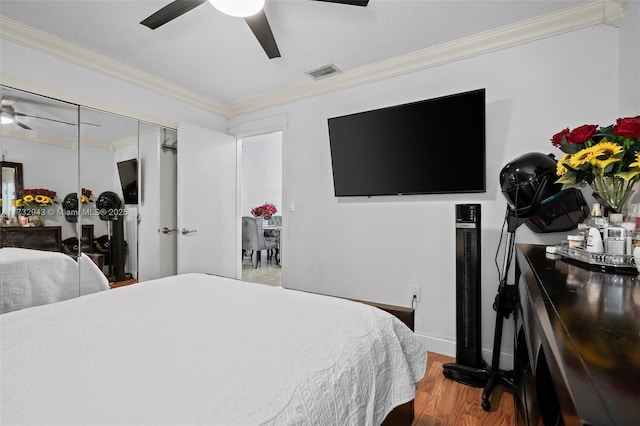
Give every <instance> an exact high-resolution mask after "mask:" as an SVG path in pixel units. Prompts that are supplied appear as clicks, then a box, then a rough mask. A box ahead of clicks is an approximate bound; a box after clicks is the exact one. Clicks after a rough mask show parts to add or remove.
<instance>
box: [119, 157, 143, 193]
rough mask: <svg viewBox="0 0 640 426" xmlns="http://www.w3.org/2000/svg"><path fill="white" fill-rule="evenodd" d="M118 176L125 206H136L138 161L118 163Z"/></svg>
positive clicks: (133, 159)
mask: <svg viewBox="0 0 640 426" xmlns="http://www.w3.org/2000/svg"><path fill="white" fill-rule="evenodd" d="M118 174H119V175H120V185H122V196H123V198H124V203H125V204H138V160H137V159H135V158H132V159H131V160H126V161H120V162H118Z"/></svg>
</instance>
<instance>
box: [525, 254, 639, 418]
mask: <svg viewBox="0 0 640 426" xmlns="http://www.w3.org/2000/svg"><path fill="white" fill-rule="evenodd" d="M516 283H517V293H518V301H519V303H518V306H517V309H516V312H515V315H514V317H515V321H516V335H515V351H514V384H515V385H516V395H515V396H516V398H515V399H516V424H518V425H542V424H545V425H547V424H548V425H562V424H564V425H620V426H622V425H625V426H627V425H635V424H640V423H639V422H640V284H639V282H638V279H637V276H636V274H635V272H634V271H628V272H623V273H620V272H618V273H614V272H604V271H600V270H594V269H593V268H591V267H587V266H586V265H584V264H581V263H576V262H573V261H571V260H565V259H562V258H560V257H558V256H555V255H547V254H546V253H545V247H544V246H540V245H528V244H519V245H518V249H517V268H516Z"/></svg>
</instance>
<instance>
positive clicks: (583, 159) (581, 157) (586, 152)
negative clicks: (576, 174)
mask: <svg viewBox="0 0 640 426" xmlns="http://www.w3.org/2000/svg"><path fill="white" fill-rule="evenodd" d="M595 155H596V151H595V150H594V147H589V148H584V149H581V150H580V151H578V152H576V153H575V154H573V155H572V156H571V158H570V159H569V166H571V167H573V168H574V169H577V168H579V167H580V166H583V165H585V164H591V160H592V159H593V157H594V156H595Z"/></svg>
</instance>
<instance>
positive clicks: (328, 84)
mask: <svg viewBox="0 0 640 426" xmlns="http://www.w3.org/2000/svg"><path fill="white" fill-rule="evenodd" d="M629 3H630V0H596V1H593V2H589V3H586V4H582V5H578V6H574V7H570V8H567V9H564V10H560V11H556V12H553V13H549V14H546V15H542V16H539V17H536V18H532V19H527V20H524V21H521V22H518V23H515V24H511V25H506V26H503V27H500V28H496V29H493V30H489V31H485V32H482V33H478V34H475V35H472V36H468V37H464V38H461V39H458V40H454V41H451V42H448V43H443V44H440V45H437V46H433V47H430V48H426V49H422V50H419V51H416V52H412V53H409V54H406V55H402V56H398V57H395V58H391V59H388V60H385V61H381V62H377V63H375V64H371V65H367V66H363V67H359V68H355V69H352V70H347V71H344V72H342V73H341V74H337V75H334V76H331V77H329V78H325V79H321V80H317V81H310V82H307V83H302V84H298V85H294V86H291V87H287V88H284V89H282V90H278V91H274V92H270V93H265V94H263V95H260V96H257V97H254V98H251V99H247V100H245V101H241V102H237V103H235V104H224V103H222V102H220V101H217V100H214V99H211V98H208V97H205V96H202V95H200V94H197V93H195V92H192V91H190V90H187V89H185V88H183V87H181V86H178V85H176V84H174V83H171V82H168V81H166V80H163V79H161V78H159V77H156V76H154V75H151V74H148V73H146V72H143V71H140V70H138V69H135V68H133V67H130V66H128V65H125V64H122V63H120V62H117V61H114V60H112V59H109V58H107V57H105V56H102V55H99V54H97V53H95V52H92V51H90V50H88V49H85V48H82V47H79V46H76V45H74V44H71V43H69V42H66V41H64V40H62V39H59V38H57V37H53V36H51V35H49V34H47V33H45V32H42V31H39V30H36V29H34V28H31V27H28V26H26V25H23V24H21V23H19V22H16V21H13V20H11V19H8V18H5V17H2V16H0V28H1V32H0V36H1V37H3V38H6V39H9V40H13V41H15V42H17V43H20V44H22V45H25V46H27V47H30V48H33V49H36V50H39V51H41V52H44V53H46V54H50V55H53V56H56V57H59V58H61V59H64V60H66V61H69V62H72V63H75V64H78V65H81V66H84V67H86V68H89V69H92V70H94V71H97V72H100V73H103V74H107V75H110V76H112V77H116V78H119V79H121V80H124V81H127V82H130V83H133V84H135V85H138V86H141V87H144V88H147V89H149V90H152V91H154V92H156V93H159V94H162V95H165V96H168V97H171V98H173V99H176V100H179V101H182V102H185V103H189V104H191V105H194V106H196V107H199V108H202V109H204V110H207V111H210V112H213V113H216V114H220V115H222V116H224V117H225V118H227V119H229V118H232V117H235V116H238V115H242V114H247V113H251V112H255V111H258V110H262V109H265V108H270V107H274V106H278V105H283V104H287V103H291V102H295V101H298V100H301V99H306V98H310V97H314V96H318V95H322V94H326V93H329V92H333V91H337V90H343V89H347V88H350V87H355V86H359V85H362V84H367V83H371V82H375V81H380V80H383V79H387V78H391V77H395V76H399V75H403V74H407V73H411V72H415V71H419V70H422V69H426V68H431V67H435V66H438V65H443V64H447V63H451V62H454V61H459V60H461V59H465V58H470V57H473V56H478V55H481V54H484V53H489V52H494V51H497V50H501V49H506V48H509V47H513V46H516V45H520V44H524V43H529V42H532V41H536V40H540V39H542V38H546V37H551V36H554V35H558V34H562V33H566V32H570V31H575V30H579V29H582V28H587V27H590V26H593V25H599V24H606V25H613V26H616V25H618V24H619V23H620V21H621V20H622V18H623V16H624V13H625V11H626V9H627V7H628V5H629ZM0 76H1V77H2V78H3V79H5V78H7V77H9V76H6V75H4V74H0ZM13 79H14V80H16V79H18V80H19V78H16V77H14V78H13ZM3 84H7V83H3ZM7 85H11V84H7ZM12 86H13V87H17V88H22V87H20V86H16V85H12ZM24 90H28V89H24ZM36 93H43V92H36ZM54 97H58V98H60V99H65V100H69V101H71V102H74V101H73V100H70V99H68V97H65V96H54ZM76 103H78V104H80V105H86V106H92V107H94V108H97V109H103V110H105V111H112V112H116V111H121V110H122V108H119V107H116V108H115V109H113V107H114V106H106V107H102V108H101V107H100V106H94V105H92V104H91V103H86V102H76ZM124 115H128V116H131V117H135V118H139V119H142V120H144V121H149V122H152V123H157V124H161V122H162V121H164V120H162V119H157V118H155V119H151V120H146V119H144V118H142V117H140V114H133V115H132V114H130V113H127V114H124ZM168 127H175V123H174V125H173V126H168Z"/></svg>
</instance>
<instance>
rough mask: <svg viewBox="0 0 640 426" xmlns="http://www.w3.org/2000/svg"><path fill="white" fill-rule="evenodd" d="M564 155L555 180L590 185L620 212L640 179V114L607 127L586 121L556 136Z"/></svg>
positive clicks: (572, 184)
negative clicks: (586, 122)
mask: <svg viewBox="0 0 640 426" xmlns="http://www.w3.org/2000/svg"><path fill="white" fill-rule="evenodd" d="M551 143H552V144H553V145H554V146H556V147H558V148H560V150H561V151H562V152H564V155H563V156H562V158H560V160H558V167H557V171H556V174H557V175H558V180H557V181H556V182H558V183H561V184H563V185H564V186H565V187H582V186H584V185H589V186H591V188H592V189H593V192H594V196H595V197H596V198H598V199H599V201H601V202H605V203H606V204H608V206H605V207H609V208H610V209H611V210H615V211H617V212H621V211H622V210H623V209H624V207H625V206H626V204H627V202H628V201H629V196H630V195H631V193H632V192H633V186H634V185H635V183H636V182H637V181H638V180H639V179H640V116H636V117H626V118H618V119H617V120H616V123H615V124H613V125H610V126H607V127H602V126H597V125H594V124H584V125H582V126H579V127H576V128H575V129H573V130H569V128H566V129H564V130H561V131H560V132H558V133H556V134H555V135H553V137H552V138H551Z"/></svg>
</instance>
